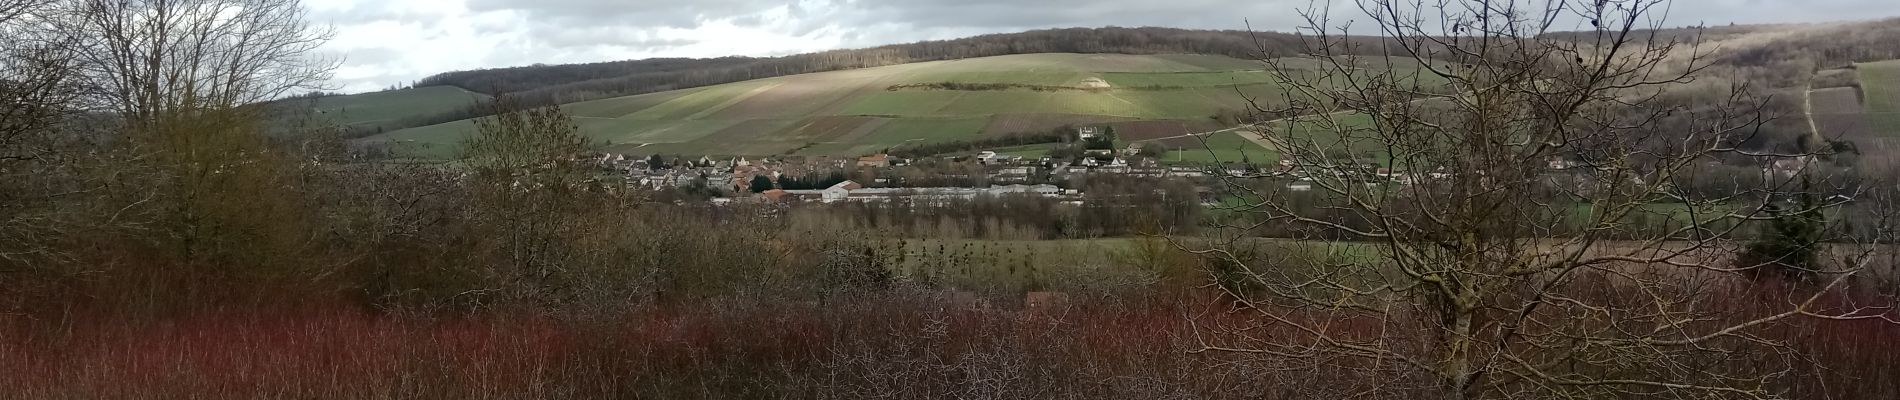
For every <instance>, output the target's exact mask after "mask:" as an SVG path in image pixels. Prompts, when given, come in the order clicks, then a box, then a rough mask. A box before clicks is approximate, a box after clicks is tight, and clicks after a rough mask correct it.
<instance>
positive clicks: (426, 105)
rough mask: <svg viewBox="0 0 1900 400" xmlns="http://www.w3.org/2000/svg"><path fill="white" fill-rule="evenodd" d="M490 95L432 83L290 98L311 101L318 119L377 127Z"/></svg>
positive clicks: (458, 105) (356, 125) (440, 110)
mask: <svg viewBox="0 0 1900 400" xmlns="http://www.w3.org/2000/svg"><path fill="white" fill-rule="evenodd" d="M487 98H488V95H485V94H481V93H475V92H470V91H467V90H462V89H461V88H458V87H453V86H430V87H419V88H411V89H402V90H392V91H384V92H372V93H363V94H354V95H347V96H330V97H322V98H317V99H298V100H290V101H291V102H300V103H304V104H303V105H307V106H308V107H309V109H310V110H312V111H313V114H312V115H313V116H314V117H315V118H316V120H317V121H318V122H322V123H328V124H336V125H342V126H348V127H357V128H374V127H379V126H385V125H388V124H390V123H393V122H397V121H398V120H401V119H403V118H408V117H414V116H425V115H434V114H441V113H445V112H449V111H454V110H457V109H461V108H464V107H468V106H469V105H472V104H474V103H475V102H476V101H480V100H483V99H487ZM392 130H393V129H392Z"/></svg>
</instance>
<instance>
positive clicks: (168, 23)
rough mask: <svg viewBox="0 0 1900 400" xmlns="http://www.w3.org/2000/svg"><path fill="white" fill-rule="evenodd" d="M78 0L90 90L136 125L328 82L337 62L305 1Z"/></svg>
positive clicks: (74, 19) (71, 24) (75, 14)
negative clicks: (321, 50)
mask: <svg viewBox="0 0 1900 400" xmlns="http://www.w3.org/2000/svg"><path fill="white" fill-rule="evenodd" d="M71 3H73V4H70V5H69V7H70V8H71V9H72V10H71V14H70V15H71V18H70V19H69V20H67V21H66V22H65V24H66V26H65V28H66V29H69V30H72V31H75V32H83V33H84V34H85V35H87V36H88V40H87V43H86V44H87V45H86V47H84V49H83V51H81V52H80V54H82V55H83V57H82V59H83V61H84V62H83V69H82V70H81V71H82V73H83V76H84V78H85V80H86V83H87V85H88V86H89V89H90V90H89V93H88V94H89V95H91V96H94V100H95V101H96V102H97V103H98V105H99V106H101V107H103V108H106V109H108V110H111V111H114V112H116V113H118V114H119V115H121V116H123V117H124V118H126V119H127V120H128V121H131V122H133V126H136V127H141V128H146V127H143V126H142V125H147V124H158V123H161V122H163V120H164V119H165V118H170V117H175V116H176V114H177V113H180V112H185V113H190V112H194V111H204V110H229V109H234V108H238V107H241V106H247V105H255V104H259V103H262V102H265V101H269V100H275V99H278V98H282V97H284V96H286V95H289V94H293V93H294V92H297V91H301V90H310V89H321V88H322V87H321V85H322V84H323V83H324V82H325V81H327V80H328V79H329V77H330V71H331V70H332V69H333V68H335V66H336V63H335V62H333V61H330V60H325V59H322V58H320V57H319V56H318V54H317V53H316V49H317V48H318V47H319V46H321V45H322V44H323V43H324V42H325V41H327V40H328V39H329V38H330V36H331V33H330V32H329V31H328V30H327V29H325V28H321V27H318V26H313V25H311V24H310V23H309V21H308V19H307V18H306V17H307V13H306V12H305V10H304V8H303V5H302V3H301V2H299V1H297V0H77V1H73V2H71ZM147 129H149V128H147Z"/></svg>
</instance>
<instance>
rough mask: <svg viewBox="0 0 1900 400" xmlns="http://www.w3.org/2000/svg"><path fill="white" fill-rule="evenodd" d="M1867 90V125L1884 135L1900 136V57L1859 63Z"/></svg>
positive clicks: (1863, 84) (1864, 88)
mask: <svg viewBox="0 0 1900 400" xmlns="http://www.w3.org/2000/svg"><path fill="white" fill-rule="evenodd" d="M1857 71H1858V72H1859V74H1860V83H1861V88H1862V89H1863V90H1864V91H1865V93H1866V96H1865V97H1866V104H1865V109H1866V115H1867V124H1868V125H1869V127H1870V128H1871V129H1873V130H1875V131H1877V132H1880V133H1882V134H1885V135H1889V136H1894V135H1900V60H1890V61H1881V62H1873V63H1866V64H1860V65H1859V68H1857Z"/></svg>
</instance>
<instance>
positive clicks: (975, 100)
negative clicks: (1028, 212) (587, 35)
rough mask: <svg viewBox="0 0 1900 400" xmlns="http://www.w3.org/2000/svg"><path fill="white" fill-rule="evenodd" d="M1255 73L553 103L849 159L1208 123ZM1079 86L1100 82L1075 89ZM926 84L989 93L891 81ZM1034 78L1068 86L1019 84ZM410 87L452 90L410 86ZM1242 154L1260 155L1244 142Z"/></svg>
mask: <svg viewBox="0 0 1900 400" xmlns="http://www.w3.org/2000/svg"><path fill="white" fill-rule="evenodd" d="M1289 64H1298V63H1289ZM1262 68H1264V64H1261V63H1259V62H1256V61H1248V60H1240V59H1233V58H1227V57H1219V56H1198V55H1110V54H1027V55H1012V56H999V57H987V58H976V59H964V60H954V61H937V62H924V63H914V64H903V65H893V66H886V67H877V68H865V69H856V70H845V71H834V72H824V73H815V74H805V75H793V76H783V77H775V78H768V79H758V80H751V81H744V82H736V83H730V84H723V85H714V86H707V87H699V88H692V89H683V90H675V91H668V92H660V93H650V94H643V95H636V96H626V97H617V98H609V99H600V100H593V101H586V102H579V103H571V104H566V105H564V107H565V108H566V109H567V110H568V111H569V112H570V113H571V114H572V115H574V116H575V117H576V122H577V124H578V125H580V126H581V129H582V133H583V134H584V135H586V136H588V137H589V138H591V139H593V140H594V142H595V143H596V144H597V145H600V146H602V147H603V148H605V149H607V150H609V151H624V152H631V153H651V152H662V153H671V154H708V155H740V156H760V155H781V154H795V155H817V156H852V155H860V154H866V153H874V152H880V151H885V150H887V149H889V148H891V147H893V146H898V145H903V144H910V143H931V142H943V141H957V140H969V139H977V138H983V137H987V136H995V135H1005V134H1012V133H1026V132H1044V131H1048V130H1050V129H1054V128H1058V127H1061V126H1064V125H1080V124H1102V123H1113V124H1115V125H1116V126H1117V127H1118V131H1127V133H1128V134H1130V135H1132V136H1130V137H1128V140H1146V139H1155V138H1162V137H1178V136H1180V135H1183V134H1186V133H1191V132H1205V131H1211V130H1215V129H1218V128H1219V127H1218V126H1216V125H1215V124H1213V123H1212V122H1211V120H1210V118H1209V117H1210V116H1212V115H1213V114H1215V113H1217V112H1219V111H1222V110H1233V109H1242V108H1244V107H1246V105H1247V103H1248V102H1249V101H1271V100H1272V99H1274V98H1276V97H1277V96H1278V95H1279V94H1280V91H1281V88H1280V87H1279V86H1278V85H1277V84H1276V83H1274V82H1272V79H1271V76H1270V74H1268V73H1267V72H1266V71H1265V70H1263V69H1262ZM1085 82H1088V83H1091V84H1094V85H1102V84H1104V83H1105V84H1106V85H1107V87H1100V86H1096V87H1092V88H1089V89H1087V90H1082V89H1080V88H1079V87H1078V86H1077V85H1083V84H1084V83H1085ZM937 83H946V84H947V83H962V84H989V85H985V86H981V87H985V88H996V89H995V90H942V89H930V88H914V87H908V86H904V85H920V84H937ZM1010 85H1028V86H1010ZM1039 87H1051V88H1053V87H1073V88H1078V89H1075V90H1035V89H1031V88H1039ZM424 89H429V92H430V93H444V94H446V93H453V92H455V91H457V90H456V89H442V88H423V89H413V90H418V91H420V90H424ZM438 95H441V94H438ZM1123 128H1126V129H1123ZM472 130H473V124H472V123H471V122H470V121H466V120H465V121H456V122H449V123H444V124H438V125H432V126H424V127H417V128H410V129H404V130H399V131H394V132H388V133H385V134H381V135H377V136H373V137H370V138H366V139H363V141H364V142H368V143H399V144H401V145H402V147H403V148H406V149H410V150H405V151H411V152H413V153H414V155H417V156H422V157H430V158H444V157H453V156H454V155H455V154H456V153H457V150H456V148H457V146H458V144H459V142H460V140H461V139H462V138H463V137H466V136H467V135H468V134H470V133H471V132H472ZM1238 139H1239V138H1237V137H1233V138H1226V137H1223V138H1217V140H1219V141H1220V143H1219V144H1220V145H1222V146H1226V145H1230V144H1231V145H1236V146H1239V147H1245V146H1242V145H1246V143H1243V142H1244V140H1240V141H1236V140H1238ZM1222 150H1223V151H1230V152H1231V151H1233V150H1231V148H1223V149H1222ZM1249 151H1252V152H1254V153H1259V154H1261V155H1264V154H1265V153H1267V152H1266V151H1265V149H1264V148H1260V147H1258V146H1257V145H1254V146H1253V149H1252V150H1249ZM1202 153H1205V152H1204V151H1203V152H1202ZM1239 154H1241V153H1233V154H1232V155H1239ZM1180 156H1181V157H1178V158H1182V159H1190V158H1197V157H1193V156H1190V155H1188V154H1186V152H1184V154H1181V155H1180ZM1209 158H1211V157H1209ZM1255 158H1259V157H1255Z"/></svg>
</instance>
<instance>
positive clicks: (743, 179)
mask: <svg viewBox="0 0 1900 400" xmlns="http://www.w3.org/2000/svg"><path fill="white" fill-rule="evenodd" d="M1075 133H1076V135H1075V139H1076V140H1077V141H1078V142H1090V141H1098V140H1099V141H1104V142H1107V143H1113V141H1114V138H1113V137H1112V134H1110V133H1105V132H1103V131H1102V130H1100V129H1097V128H1096V127H1082V128H1078V129H1076V130H1075ZM1143 146H1144V144H1143V143H1140V142H1136V143H1132V144H1129V145H1127V146H1125V147H1123V146H1112V145H1111V146H1091V148H1090V149H1088V150H1084V151H1081V152H1080V153H1079V154H1076V155H1074V156H1068V157H1063V156H1056V155H1054V154H1048V155H1042V156H1040V157H1035V158H1029V157H1023V156H1018V155H1009V154H1001V153H998V152H996V151H989V150H983V151H974V152H958V153H950V154H935V155H928V156H918V157H913V158H903V157H898V156H896V155H893V154H889V153H877V154H869V155H863V156H858V157H834V156H768V157H757V158H753V157H714V156H699V157H697V158H689V157H686V156H678V155H673V156H668V155H660V154H652V155H647V156H644V157H643V156H639V155H634V154H623V153H600V154H597V155H595V156H594V157H595V158H594V159H593V160H594V161H595V162H597V163H598V164H599V167H600V168H601V169H602V171H603V173H604V174H609V175H611V178H612V179H618V180H621V181H623V182H624V185H625V187H627V188H629V189H635V190H651V191H669V190H691V191H698V192H701V193H705V194H709V195H710V196H707V197H708V198H707V200H708V201H710V202H712V203H714V204H730V203H735V202H737V203H769V204H786V203H838V202H894V201H896V202H909V203H922V204H933V203H935V204H940V203H943V202H947V201H954V200H970V199H975V198H979V197H1004V196H1033V197H1039V198H1044V199H1051V200H1056V201H1060V202H1062V203H1065V204H1081V203H1082V202H1083V201H1084V197H1085V196H1084V193H1083V192H1082V190H1081V189H1080V188H1079V185H1078V184H1077V183H1078V182H1080V181H1083V180H1087V179H1155V180H1182V181H1187V182H1191V183H1192V184H1193V185H1194V187H1195V188H1196V190H1197V191H1198V192H1201V193H1205V194H1207V195H1205V196H1204V198H1203V199H1202V200H1203V204H1206V205H1214V204H1215V203H1217V201H1216V197H1218V194H1215V192H1216V188H1221V187H1228V186H1230V185H1228V184H1225V183H1223V182H1222V181H1223V180H1232V179H1246V180H1250V181H1263V182H1274V183H1273V184H1272V185H1273V186H1279V187H1281V188H1283V189H1284V190H1286V191H1289V192H1306V191H1313V190H1315V185H1316V184H1318V183H1322V182H1334V183H1353V184H1364V185H1373V186H1377V185H1401V186H1403V185H1413V184H1418V183H1420V182H1424V181H1433V180H1443V179H1448V178H1451V177H1452V176H1453V175H1454V172H1452V171H1447V170H1444V169H1442V168H1440V169H1436V170H1432V171H1399V170H1394V169H1393V168H1390V167H1388V166H1385V165H1381V164H1380V163H1378V162H1376V161H1375V160H1373V159H1371V158H1359V159H1352V158H1341V159H1332V160H1296V159H1291V158H1282V159H1278V160H1274V161H1273V162H1272V163H1270V164H1264V165H1263V164H1259V163H1255V162H1253V161H1252V160H1246V159H1242V160H1232V161H1225V160H1223V162H1212V163H1196V164H1189V163H1169V162H1163V161H1162V160H1161V159H1160V158H1159V157H1157V156H1156V155H1155V154H1153V153H1151V152H1149V151H1146V149H1145V148H1144V147H1143ZM1101 147H1106V148H1101ZM1808 161H1809V160H1805V159H1777V160H1766V161H1764V163H1763V165H1762V167H1761V168H1762V170H1761V174H1762V175H1763V179H1764V180H1770V181H1772V180H1775V179H1776V178H1785V177H1788V176H1792V175H1793V174H1794V173H1795V171H1798V170H1800V169H1801V168H1803V167H1804V166H1805V165H1806V163H1807V162H1808ZM1539 173H1540V174H1542V175H1543V176H1544V177H1545V178H1546V180H1547V181H1549V182H1552V183H1555V184H1558V185H1559V186H1570V185H1567V184H1565V182H1569V183H1573V184H1574V183H1580V182H1581V181H1582V180H1587V179H1584V178H1585V177H1588V176H1592V175H1597V174H1603V173H1615V174H1627V175H1630V176H1629V178H1628V179H1633V180H1639V181H1640V180H1641V178H1640V177H1638V176H1636V175H1635V174H1634V173H1633V172H1630V171H1621V172H1617V171H1613V170H1611V169H1609V168H1606V167H1603V166H1594V165H1590V164H1589V163H1587V162H1584V161H1580V160H1577V159H1575V158H1572V157H1551V158H1549V159H1548V160H1546V161H1545V162H1544V168H1543V170H1542V171H1541V172H1539ZM1316 178H1318V179H1316Z"/></svg>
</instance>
